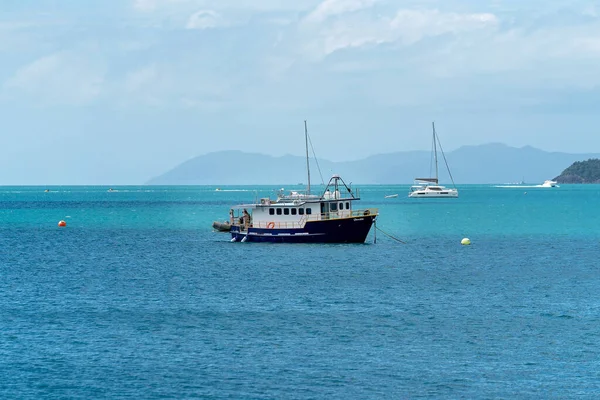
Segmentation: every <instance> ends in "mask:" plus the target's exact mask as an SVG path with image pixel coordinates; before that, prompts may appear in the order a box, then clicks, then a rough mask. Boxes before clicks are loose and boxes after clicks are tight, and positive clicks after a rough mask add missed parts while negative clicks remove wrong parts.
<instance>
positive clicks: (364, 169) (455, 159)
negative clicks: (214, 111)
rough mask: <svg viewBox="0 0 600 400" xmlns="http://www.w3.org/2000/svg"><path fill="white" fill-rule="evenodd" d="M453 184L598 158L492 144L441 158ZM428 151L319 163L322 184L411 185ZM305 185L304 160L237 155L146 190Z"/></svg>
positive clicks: (425, 165) (176, 172)
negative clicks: (337, 180) (338, 180)
mask: <svg viewBox="0 0 600 400" xmlns="http://www.w3.org/2000/svg"><path fill="white" fill-rule="evenodd" d="M446 158H447V160H448V163H449V165H450V171H451V172H452V175H453V177H454V181H455V182H456V183H458V184H460V183H511V182H520V181H521V180H523V179H524V180H525V181H526V182H527V183H542V182H543V181H545V180H546V179H549V178H550V177H552V176H556V174H557V173H559V171H561V170H563V169H564V168H566V167H567V166H569V165H570V164H572V163H573V162H575V161H578V160H581V159H588V158H600V154H569V153H559V152H546V151H543V150H539V149H536V148H533V147H530V146H525V147H521V148H516V147H510V146H506V145H504V144H499V143H492V144H486V145H480V146H464V147H461V148H459V149H457V150H454V151H452V152H449V153H447V154H446ZM439 159H440V164H439V170H440V182H441V183H449V182H450V178H449V177H448V174H447V171H446V168H445V165H444V160H443V158H442V157H441V155H440V157H439ZM430 160H431V154H430V152H429V151H406V152H396V153H388V154H378V155H374V156H370V157H367V158H364V159H361V160H356V161H347V162H332V161H328V160H321V159H319V160H318V161H319V166H320V169H321V171H322V173H323V179H324V180H325V181H327V180H328V179H329V177H330V176H331V175H333V174H339V175H341V176H342V177H343V178H344V179H345V180H346V181H347V182H354V183H363V184H396V183H411V182H412V181H413V180H414V178H415V177H424V176H425V175H429V173H430ZM311 176H312V179H311V181H313V182H314V183H320V178H319V172H318V170H317V166H316V164H315V162H314V160H311ZM298 182H304V183H306V159H305V158H303V157H299V156H291V155H287V156H283V157H273V156H268V155H264V154H257V153H244V152H241V151H221V152H215V153H209V154H206V155H202V156H198V157H195V158H193V159H191V160H188V161H186V162H184V163H182V164H180V165H178V166H176V167H175V168H173V169H172V170H170V171H167V172H166V173H164V174H163V175H160V176H158V177H156V178H154V179H151V180H150V181H149V182H148V184H150V185H242V184H249V185H253V184H265V185H271V184H273V185H277V184H290V183H298Z"/></svg>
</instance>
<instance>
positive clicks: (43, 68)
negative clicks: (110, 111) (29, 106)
mask: <svg viewBox="0 0 600 400" xmlns="http://www.w3.org/2000/svg"><path fill="white" fill-rule="evenodd" d="M92 58H93V57H92ZM105 73H106V71H105V68H104V66H103V63H99V62H95V61H94V60H92V59H91V58H88V57H84V56H81V55H77V54H74V53H71V52H58V53H54V54H51V55H48V56H45V57H41V58H39V59H37V60H35V61H33V62H32V63H30V64H28V65H25V66H23V67H21V68H20V69H19V70H17V71H16V72H15V74H14V75H13V76H12V77H11V78H10V79H9V80H8V81H6V82H5V84H4V89H5V90H6V91H7V92H9V93H13V94H15V93H18V94H26V95H29V96H31V97H32V98H33V99H34V100H36V101H39V102H48V103H59V104H60V103H63V104H85V103H89V102H91V101H93V100H94V99H96V98H97V97H98V96H100V95H101V93H102V88H103V83H104V78H105Z"/></svg>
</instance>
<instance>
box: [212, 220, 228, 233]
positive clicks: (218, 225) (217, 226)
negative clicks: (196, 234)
mask: <svg viewBox="0 0 600 400" xmlns="http://www.w3.org/2000/svg"><path fill="white" fill-rule="evenodd" d="M212 227H213V229H214V230H216V231H219V232H229V231H230V230H231V224H230V223H229V222H221V221H215V222H213V224H212Z"/></svg>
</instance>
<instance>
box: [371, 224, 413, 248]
mask: <svg viewBox="0 0 600 400" xmlns="http://www.w3.org/2000/svg"><path fill="white" fill-rule="evenodd" d="M375 229H376V230H378V231H379V232H381V233H383V234H384V235H385V236H387V237H389V238H390V239H394V240H395V241H397V242H400V243H402V244H406V242H403V241H402V240H400V239H398V238H397V237H394V236H392V235H390V234H389V233H387V232H385V231H384V230H382V229H381V228H380V227H378V226H375Z"/></svg>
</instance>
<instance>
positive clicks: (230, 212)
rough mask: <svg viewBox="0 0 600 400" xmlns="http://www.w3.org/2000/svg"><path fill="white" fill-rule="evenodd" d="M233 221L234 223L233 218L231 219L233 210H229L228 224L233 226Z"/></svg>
mask: <svg viewBox="0 0 600 400" xmlns="http://www.w3.org/2000/svg"><path fill="white" fill-rule="evenodd" d="M233 221H234V218H233V209H231V210H229V224H230V225H233Z"/></svg>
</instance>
